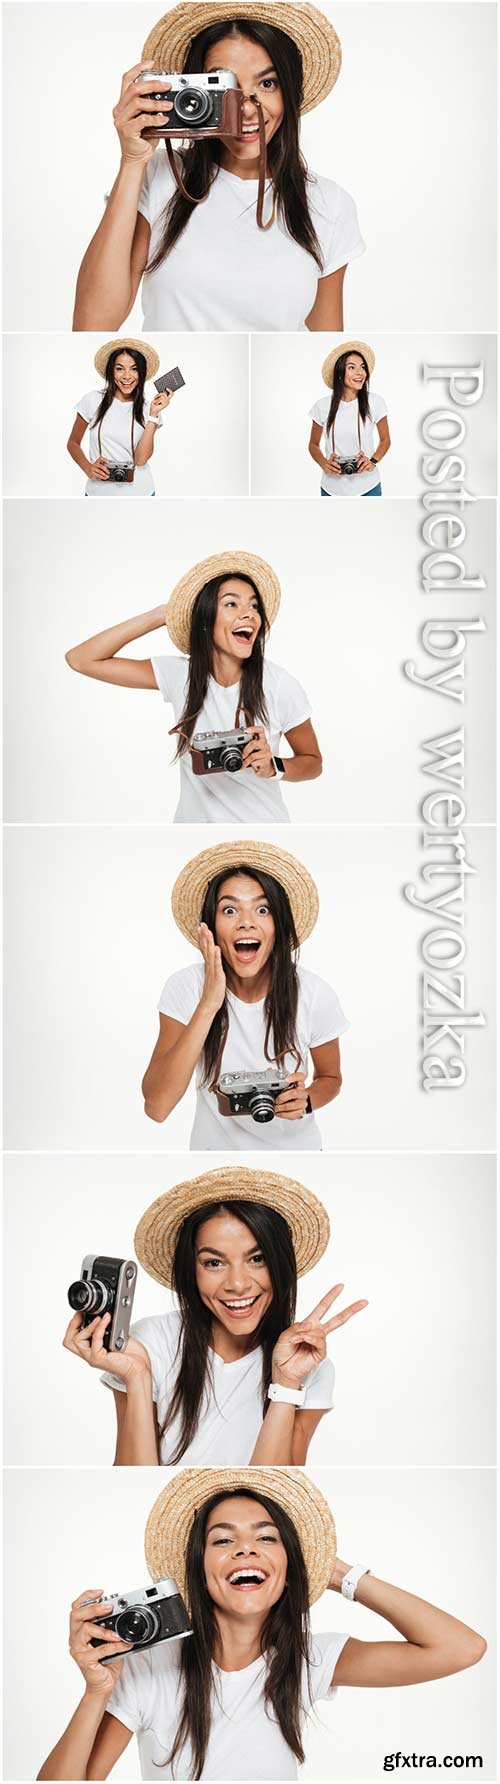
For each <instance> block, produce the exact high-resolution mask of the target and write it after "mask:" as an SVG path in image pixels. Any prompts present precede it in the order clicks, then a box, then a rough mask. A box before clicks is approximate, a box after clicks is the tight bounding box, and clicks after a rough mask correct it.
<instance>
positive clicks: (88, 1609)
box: [69, 1586, 133, 1699]
mask: <svg viewBox="0 0 500 1784" xmlns="http://www.w3.org/2000/svg"><path fill="white" fill-rule="evenodd" d="M86 1598H95V1599H96V1600H98V1599H99V1598H102V1593H101V1592H100V1591H99V1589H98V1588H97V1587H95V1586H89V1587H88V1589H87V1591H86V1592H81V1593H80V1597H79V1598H75V1602H74V1604H72V1606H71V1616H70V1620H69V1651H70V1654H71V1658H72V1660H76V1664H77V1666H79V1668H80V1672H81V1673H83V1677H84V1679H85V1684H86V1687H87V1691H89V1692H91V1693H92V1695H93V1696H97V1697H101V1698H104V1699H106V1698H107V1697H110V1695H111V1692H112V1690H113V1686H114V1685H116V1681H117V1679H118V1678H119V1676H120V1673H121V1669H122V1661H121V1659H119V1658H117V1659H116V1660H115V1661H113V1663H112V1665H107V1666H102V1665H101V1661H100V1660H98V1659H97V1654H98V1653H99V1654H100V1656H101V1660H102V1659H104V1656H105V1655H106V1656H107V1655H108V1654H116V1655H123V1654H129V1653H130V1649H131V1647H132V1646H133V1643H132V1642H122V1641H120V1637H119V1636H117V1635H113V1637H112V1639H111V1640H109V1641H105V1642H104V1644H103V1646H102V1647H100V1648H99V1649H97V1648H92V1647H91V1646H90V1643H91V1639H92V1636H93V1635H96V1634H98V1635H102V1634H103V1631H102V1630H96V1626H95V1618H96V1617H97V1616H99V1617H106V1616H107V1615H108V1613H109V1611H112V1609H113V1606H112V1604H111V1602H110V1600H109V1599H104V1600H103V1601H102V1603H101V1604H99V1603H96V1604H95V1607H93V1606H92V1605H85V1606H83V1605H82V1599H86ZM104 1633H106V1632H104Z"/></svg>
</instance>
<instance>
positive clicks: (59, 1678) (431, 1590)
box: [5, 1454, 495, 1781]
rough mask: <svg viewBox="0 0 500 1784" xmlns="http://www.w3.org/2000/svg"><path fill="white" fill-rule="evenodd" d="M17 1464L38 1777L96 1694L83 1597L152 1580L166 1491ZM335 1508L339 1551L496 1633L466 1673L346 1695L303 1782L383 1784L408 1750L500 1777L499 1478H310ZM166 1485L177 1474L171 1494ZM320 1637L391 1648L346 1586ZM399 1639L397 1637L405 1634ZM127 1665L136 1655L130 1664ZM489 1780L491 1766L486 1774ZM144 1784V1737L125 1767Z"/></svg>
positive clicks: (25, 1684)
mask: <svg viewBox="0 0 500 1784" xmlns="http://www.w3.org/2000/svg"><path fill="white" fill-rule="evenodd" d="M88 1462H89V1467H88V1469H86V1470H82V1471H81V1472H80V1473H78V1474H77V1473H75V1472H73V1471H72V1470H71V1469H69V1470H66V1471H64V1470H60V1471H58V1472H57V1471H52V1470H50V1469H47V1470H45V1471H43V1470H42V1471H40V1472H37V1471H36V1470H33V1471H31V1470H26V1471H24V1472H22V1471H17V1470H13V1471H10V1472H9V1471H8V1472H7V1483H6V1485H7V1492H6V1519H7V1570H6V1599H7V1604H8V1639H7V1642H6V1662H7V1691H6V1714H5V1724H6V1767H5V1775H6V1777H8V1778H10V1779H26V1778H30V1777H34V1776H35V1774H36V1772H37V1770H38V1769H39V1767H40V1765H41V1763H42V1759H43V1758H45V1756H46V1755H47V1753H48V1752H49V1751H50V1749H51V1748H52V1747H53V1745H54V1743H55V1741H56V1740H57V1739H59V1736H60V1735H61V1734H62V1731H63V1728H64V1727H65V1726H66V1724H67V1722H68V1721H69V1718H70V1716H71V1715H72V1713H73V1710H74V1708H75V1707H76V1704H77V1702H78V1700H79V1697H80V1696H81V1690H80V1686H81V1683H82V1682H81V1679H80V1675H79V1674H78V1672H77V1670H76V1668H75V1665H74V1662H73V1661H72V1660H71V1659H70V1657H69V1655H68V1651H67V1641H68V1637H67V1627H68V1612H69V1606H70V1604H71V1601H72V1600H73V1599H74V1598H76V1597H77V1596H78V1594H79V1593H81V1592H82V1591H84V1590H85V1588H86V1587H88V1586H102V1587H103V1588H104V1589H105V1591H109V1590H111V1591H120V1590H125V1591H127V1590H129V1589H130V1588H131V1587H133V1586H137V1585H139V1584H141V1583H144V1584H146V1581H147V1570H146V1565H145V1561H144V1553H143V1532H144V1528H145V1524H146V1520H147V1517H148V1514H149V1512H150V1510H151V1507H152V1505H153V1504H154V1502H155V1499H156V1497H157V1494H158V1490H159V1480H158V1475H157V1472H156V1471H153V1470H149V1469H147V1468H136V1469H132V1468H130V1469H120V1470H119V1471H115V1472H113V1471H112V1470H111V1469H106V1470H101V1471H98V1470H95V1469H94V1468H93V1467H92V1465H91V1464H92V1456H91V1455H90V1454H89V1456H88ZM308 1473H309V1474H310V1475H311V1476H312V1478H313V1480H315V1481H316V1484H317V1485H318V1486H319V1487H320V1489H321V1491H322V1492H323V1493H324V1494H325V1497H326V1498H327V1499H328V1500H329V1503H330V1504H331V1507H332V1510H333V1512H334V1516H335V1521H336V1525H337V1539H338V1549H339V1554H340V1555H341V1557H342V1559H343V1560H346V1561H350V1562H351V1563H353V1562H354V1561H355V1560H357V1558H358V1557H359V1556H361V1557H362V1558H363V1560H365V1561H366V1562H367V1563H371V1567H372V1570H373V1572H376V1573H377V1575H378V1577H379V1578H383V1579H384V1578H385V1579H388V1580H390V1581H392V1582H393V1583H395V1584H397V1585H401V1586H403V1587H405V1588H406V1590H408V1591H410V1592H413V1593H416V1594H417V1595H418V1596H420V1597H422V1596H423V1597H427V1598H428V1599H429V1600H430V1601H431V1602H433V1603H435V1604H439V1605H441V1606H442V1607H443V1608H444V1609H446V1610H447V1611H450V1612H451V1613H452V1614H454V1615H455V1616H457V1617H460V1618H461V1619H463V1621H464V1622H468V1623H469V1624H470V1625H471V1627H472V1628H476V1629H477V1630H479V1631H480V1633H481V1634H482V1635H485V1636H486V1639H487V1640H489V1643H490V1647H489V1653H488V1654H487V1655H486V1657H485V1659H483V1660H482V1661H481V1662H480V1664H479V1666H476V1667H474V1668H472V1669H471V1670H470V1671H467V1672H465V1673H463V1674H460V1673H459V1674H457V1675H456V1676H455V1677H454V1678H451V1679H443V1680H438V1681H437V1682H434V1683H433V1684H430V1685H429V1684H427V1685H420V1686H412V1687H411V1688H409V1689H406V1690H403V1689H398V1690H392V1691H364V1692H363V1693H362V1694H361V1693H359V1692H353V1691H350V1690H346V1691H339V1693H338V1696H337V1697H336V1698H334V1699H333V1700H332V1701H331V1702H330V1703H322V1704H320V1705H319V1706H318V1710H319V1721H318V1722H317V1723H316V1725H314V1724H313V1725H312V1726H311V1727H310V1728H309V1730H308V1732H307V1736H306V1750H307V1761H306V1766H305V1771H304V1774H303V1775H304V1776H305V1777H306V1778H310V1779H316V1780H317V1779H321V1780H323V1779H324V1780H331V1779H332V1778H334V1779H339V1780H340V1779H342V1780H345V1779H356V1780H365V1779H368V1778H369V1779H372V1780H374V1779H379V1778H380V1779H382V1778H384V1776H385V1773H384V1771H383V1759H384V1755H385V1754H391V1753H393V1752H395V1750H396V1749H398V1748H399V1749H401V1750H402V1751H403V1752H406V1753H408V1752H413V1751H415V1750H416V1751H417V1753H424V1754H432V1753H434V1754H436V1756H437V1758H438V1759H440V1758H441V1757H442V1756H443V1755H445V1754H451V1755H454V1754H461V1755H465V1754H481V1755H482V1758H483V1769H482V1771H481V1772H480V1776H481V1778H483V1779H484V1780H485V1781H486V1780H490V1779H493V1778H494V1777H495V1754H494V1738H495V1737H494V1728H495V1722H494V1708H493V1693H494V1679H495V1658H494V1649H493V1643H494V1627H495V1625H494V1616H495V1585H494V1566H493V1554H494V1543H495V1536H494V1503H495V1475H494V1470H493V1469H492V1470H490V1471H482V1470H476V1469H463V1470H461V1471H460V1472H455V1471H453V1470H448V1469H445V1470H442V1471H440V1470H436V1469H430V1470H428V1469H425V1468H423V1469H414V1470H409V1471H406V1470H402V1471H398V1470H391V1471H389V1470H387V1469H363V1470H361V1469H357V1470H356V1469H346V1470H343V1469H336V1470H335V1473H333V1471H332V1470H325V1469H320V1470H315V1469H308ZM164 1484H165V1476H164V1477H163V1479H162V1485H164ZM312 1626H313V1631H314V1630H342V1631H343V1630H347V1631H348V1632H349V1634H352V1635H353V1636H355V1637H357V1638H358V1639H360V1640H364V1641H373V1640H384V1639H386V1638H387V1636H388V1635H390V1630H389V1629H388V1625H387V1624H386V1623H385V1622H383V1621H382V1619H380V1618H378V1617H375V1616H374V1614H373V1612H370V1611H368V1610H366V1609H365V1608H364V1607H363V1606H362V1605H359V1604H348V1603H346V1601H345V1599H343V1598H341V1597H340V1595H339V1594H338V1593H330V1592H328V1593H325V1594H324V1595H323V1597H322V1598H321V1599H320V1601H319V1603H318V1604H317V1605H315V1606H313V1610H312ZM396 1639H398V1638H397V1637H396ZM124 1664H125V1665H126V1662H124ZM476 1771H477V1768H476ZM115 1772H116V1775H117V1776H118V1777H121V1778H129V1779H137V1778H138V1776H139V1766H138V1757H137V1748H136V1744H135V1741H134V1739H132V1741H131V1742H130V1745H129V1747H128V1748H127V1750H126V1752H125V1754H124V1755H123V1756H122V1758H121V1759H120V1760H119V1762H118V1765H117V1766H116V1767H115Z"/></svg>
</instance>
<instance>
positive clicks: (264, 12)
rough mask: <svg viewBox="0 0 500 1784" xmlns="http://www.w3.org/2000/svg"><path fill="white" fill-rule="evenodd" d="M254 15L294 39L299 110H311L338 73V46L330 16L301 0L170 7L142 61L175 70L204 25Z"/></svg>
mask: <svg viewBox="0 0 500 1784" xmlns="http://www.w3.org/2000/svg"><path fill="white" fill-rule="evenodd" d="M237 18H245V19H255V21H256V23H260V24H264V25H276V26H277V27H278V29H279V30H280V31H284V32H286V35H287V36H288V37H291V38H293V42H294V43H295V44H296V45H297V49H298V50H299V53H300V56H301V58H302V69H303V86H304V93H303V100H302V106H301V110H302V111H303V112H307V111H312V108H313V106H315V105H319V104H320V102H321V100H322V99H326V97H327V94H328V93H331V90H332V87H334V86H335V82H336V80H337V78H338V75H339V74H340V65H341V61H342V50H341V47H340V42H339V38H338V37H337V33H336V31H334V29H333V25H331V24H330V20H329V19H327V18H326V17H325V14H324V13H323V12H319V11H318V8H317V6H310V5H307V4H300V0H295V3H293V0H241V5H240V4H238V0H210V4H209V5H207V0H194V3H192V4H184V3H183V4H182V5H180V6H173V7H172V9H171V11H170V12H166V13H165V14H164V17H163V18H162V19H159V20H158V24H157V25H154V27H153V30H152V31H150V33H149V37H148V38H147V41H146V43H145V44H144V49H143V52H142V60H143V62H150V61H154V64H155V70H156V72H157V73H160V72H161V71H162V72H163V73H165V74H170V73H172V71H173V70H174V69H176V70H177V71H178V72H179V73H182V70H183V68H184V65H185V61H186V57H187V54H188V51H189V49H190V47H191V44H192V41H193V37H196V36H197V35H198V32H199V31H203V30H204V29H205V26H206V25H213V24H217V23H218V21H219V19H221V20H222V19H223V20H225V21H230V20H232V19H237Z"/></svg>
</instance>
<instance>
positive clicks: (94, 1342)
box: [90, 1313, 111, 1354]
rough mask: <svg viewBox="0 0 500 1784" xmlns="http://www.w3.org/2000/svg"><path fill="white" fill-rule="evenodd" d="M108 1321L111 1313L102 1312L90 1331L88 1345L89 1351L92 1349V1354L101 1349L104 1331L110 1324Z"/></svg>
mask: <svg viewBox="0 0 500 1784" xmlns="http://www.w3.org/2000/svg"><path fill="white" fill-rule="evenodd" d="M110 1322H111V1314H110V1313H103V1314H102V1316H101V1318H100V1319H98V1321H97V1325H96V1326H95V1328H94V1331H93V1333H92V1339H91V1345H90V1349H91V1351H93V1353H94V1354H95V1352H96V1351H97V1350H102V1341H103V1338H104V1333H105V1331H106V1328H107V1326H109V1325H110Z"/></svg>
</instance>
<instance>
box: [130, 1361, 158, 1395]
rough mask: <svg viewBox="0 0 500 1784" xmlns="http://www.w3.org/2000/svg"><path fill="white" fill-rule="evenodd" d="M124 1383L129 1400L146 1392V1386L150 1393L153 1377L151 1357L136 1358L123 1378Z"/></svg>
mask: <svg viewBox="0 0 500 1784" xmlns="http://www.w3.org/2000/svg"><path fill="white" fill-rule="evenodd" d="M123 1382H124V1386H125V1387H126V1390H127V1394H128V1396H129V1398H130V1396H131V1395H132V1394H134V1393H137V1394H140V1393H142V1392H143V1391H144V1386H146V1388H147V1389H148V1392H149V1393H150V1392H151V1384H152V1376H151V1363H150V1361H149V1357H146V1356H145V1357H134V1358H133V1359H131V1362H130V1369H129V1370H128V1371H127V1373H126V1374H125V1375H124V1376H123Z"/></svg>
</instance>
